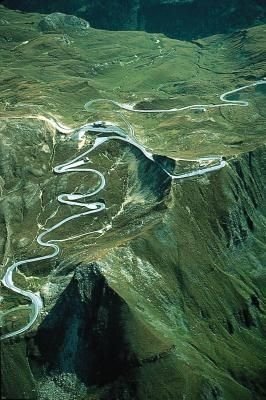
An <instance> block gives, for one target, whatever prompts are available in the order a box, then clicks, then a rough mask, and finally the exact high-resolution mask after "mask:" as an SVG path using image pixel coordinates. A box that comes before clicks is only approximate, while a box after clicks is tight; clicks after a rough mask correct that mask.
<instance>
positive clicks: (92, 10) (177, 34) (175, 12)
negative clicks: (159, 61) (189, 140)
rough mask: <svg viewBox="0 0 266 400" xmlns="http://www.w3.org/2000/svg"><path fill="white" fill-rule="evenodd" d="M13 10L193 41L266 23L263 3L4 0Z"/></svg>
mask: <svg viewBox="0 0 266 400" xmlns="http://www.w3.org/2000/svg"><path fill="white" fill-rule="evenodd" d="M3 3H4V4H5V5H6V6H7V7H10V8H14V9H19V10H23V11H35V12H41V13H51V12H55V11H60V12H65V13H69V14H76V15H78V16H80V17H82V18H85V19H87V20H88V21H89V22H90V24H91V25H92V26H93V27H95V28H101V29H109V30H146V31H148V32H160V33H164V34H166V35H167V36H169V37H173V38H178V39H185V40H191V39H196V38H199V37H206V36H210V35H213V34H216V33H229V32H232V31H233V30H235V29H242V28H247V27H250V26H252V25H254V24H257V23H261V22H265V11H266V5H265V2H264V1H263V0H251V1H250V0H233V1H232V0H225V1H223V2H217V1H215V0H194V1H187V2H186V1H182V2H175V1H173V2H171V1H168V2H162V1H147V0H145V1H144V0H128V1H123V0H115V1H112V2H103V1H101V0H94V1H86V0H79V1H75V0H70V1H69V2H65V1H62V0H57V1H54V2H47V1H46V0H40V1H38V2H37V1H35V0H4V1H3Z"/></svg>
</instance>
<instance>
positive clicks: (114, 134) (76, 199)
mask: <svg viewBox="0 0 266 400" xmlns="http://www.w3.org/2000/svg"><path fill="white" fill-rule="evenodd" d="M261 84H266V80H265V79H262V80H259V81H257V82H255V83H253V84H250V85H246V86H242V87H240V88H238V89H234V90H231V91H229V92H226V93H224V94H222V95H221V96H220V100H221V101H223V103H221V104H210V105H209V104H196V105H190V106H186V107H182V108H172V109H168V110H160V109H158V110H138V109H134V105H125V104H121V103H118V102H116V101H113V100H106V99H96V100H91V101H89V102H88V103H86V104H85V109H86V110H89V108H90V106H91V105H92V104H94V103H97V102H111V103H112V104H114V105H116V106H118V107H119V108H120V109H123V110H127V111H132V112H138V113H170V112H178V111H183V110H201V111H204V110H206V109H208V108H217V107H223V106H242V107H243V106H244V107H246V106H248V105H249V103H248V102H247V101H242V100H227V99H226V97H227V96H229V95H232V94H234V93H236V92H239V91H242V90H245V89H247V88H250V87H253V86H257V85H261ZM9 118H17V119H21V117H7V119H9ZM24 118H29V119H39V120H42V121H45V122H47V123H49V124H50V126H51V127H53V128H54V129H56V130H57V131H58V132H60V133H63V134H68V135H70V138H71V139H72V140H77V141H80V140H82V138H83V137H84V135H86V133H87V132H94V133H96V134H97V133H100V134H101V135H103V136H97V137H96V139H95V142H94V144H93V145H92V147H91V148H90V149H88V150H86V151H85V152H84V153H82V154H80V155H79V156H78V157H76V158H74V159H72V160H70V161H68V162H66V163H64V164H61V165H58V166H56V167H54V172H55V173H56V174H64V173H70V172H84V173H85V172H86V173H91V174H94V175H96V176H97V177H98V178H99V185H98V187H97V188H96V189H95V190H94V191H92V192H89V193H86V194H78V193H62V194H60V195H59V196H58V198H57V199H58V201H59V202H60V203H61V204H68V205H71V206H75V207H81V208H82V209H83V211H82V212H80V213H77V214H74V215H71V216H69V217H67V218H64V219H63V220H62V221H60V222H58V223H57V224H55V225H53V226H52V227H51V228H48V229H47V230H45V231H44V232H42V233H41V234H40V235H39V236H38V237H37V242H38V244H39V245H40V246H42V247H46V248H49V249H51V250H52V251H51V253H50V254H48V255H44V256H40V257H35V258H29V259H27V260H23V261H18V262H15V263H14V264H12V265H11V266H10V267H8V268H7V270H6V272H5V274H4V276H3V278H2V284H3V285H4V286H5V287H7V288H8V289H10V290H12V291H13V292H15V293H18V294H20V295H22V296H24V297H26V298H28V299H29V300H30V301H31V303H32V314H31V317H30V321H29V322H28V323H27V324H26V325H25V326H23V327H22V328H20V329H18V330H16V331H14V332H9V333H6V334H4V335H2V336H1V339H2V340H3V339H7V338H10V337H13V336H16V335H19V334H22V333H24V332H26V331H27V330H29V329H30V328H31V326H32V325H33V324H34V323H35V321H36V319H37V318H38V315H39V313H40V311H41V310H42V308H43V302H42V299H41V296H40V294H39V293H33V292H31V291H29V290H24V289H20V288H18V287H17V286H16V285H15V284H14V282H13V273H14V271H15V270H16V269H17V268H19V267H21V266H23V265H25V264H29V263H34V262H37V261H43V260H48V259H51V258H53V257H56V256H57V255H58V253H59V250H60V249H59V246H58V245H57V244H56V242H62V241H66V240H68V239H58V240H56V239H52V240H48V241H45V240H44V239H45V237H46V236H47V235H48V234H49V233H51V232H53V231H55V230H56V229H57V228H59V227H60V226H62V225H64V224H66V223H67V222H69V221H71V220H73V219H77V218H82V217H86V216H88V215H90V214H95V213H98V212H100V211H102V210H104V209H105V204H104V202H89V198H90V197H92V196H94V195H96V194H97V193H99V192H100V191H101V190H102V189H103V188H104V186H105V178H104V175H103V174H102V173H101V172H99V171H97V170H95V169H92V168H86V164H87V163H88V162H89V158H88V155H89V154H90V153H91V152H92V151H93V150H95V149H96V148H97V147H99V146H101V145H102V144H103V143H106V142H108V141H110V140H120V141H123V142H126V143H128V144H130V145H132V146H134V147H136V148H138V149H139V150H140V151H141V152H142V153H143V154H144V156H145V157H147V158H148V159H149V160H150V161H151V162H154V163H156V164H158V165H159V166H160V167H161V168H162V169H163V170H164V171H165V173H166V174H167V175H168V176H169V177H170V178H171V179H173V180H178V179H186V178H191V177H194V176H199V175H203V174H206V173H209V172H213V171H217V170H219V169H221V168H223V167H224V166H225V165H226V162H225V161H224V160H223V159H222V157H203V158H200V159H197V160H196V161H204V163H205V164H207V166H206V167H204V168H199V169H197V170H194V171H191V172H187V173H182V174H178V175H173V174H171V173H170V172H169V171H168V170H167V169H166V168H165V167H164V166H162V165H161V164H160V163H159V162H158V161H156V160H155V159H154V157H153V154H152V153H151V152H150V151H148V150H147V149H146V148H145V147H144V146H142V145H141V144H140V143H138V142H137V141H136V139H135V135H134V129H133V127H132V126H131V124H129V122H128V121H127V120H126V119H125V118H124V117H123V116H122V118H123V120H124V122H126V124H127V127H128V130H129V132H128V133H127V132H125V131H124V130H123V129H121V128H120V127H118V126H117V125H112V124H111V123H110V124H109V123H101V122H94V123H89V124H85V125H82V126H81V127H79V128H69V127H67V126H65V125H63V124H61V123H59V122H57V121H56V120H55V119H54V118H53V117H51V116H41V115H29V116H27V117H24ZM2 119H3V118H2ZM193 161H195V160H193ZM213 162H215V165H211V166H208V165H209V164H210V163H213Z"/></svg>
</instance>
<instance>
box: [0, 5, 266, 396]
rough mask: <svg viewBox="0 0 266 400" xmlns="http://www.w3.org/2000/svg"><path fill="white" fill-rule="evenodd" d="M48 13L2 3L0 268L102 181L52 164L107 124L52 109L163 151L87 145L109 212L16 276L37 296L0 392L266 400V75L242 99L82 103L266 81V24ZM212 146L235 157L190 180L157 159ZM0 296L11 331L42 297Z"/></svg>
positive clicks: (75, 229)
mask: <svg viewBox="0 0 266 400" xmlns="http://www.w3.org/2000/svg"><path fill="white" fill-rule="evenodd" d="M46 18H47V17H46V16H43V15H39V14H24V13H19V12H14V11H11V10H7V9H5V8H3V7H0V32H1V34H0V41H1V46H0V66H1V71H2V74H1V87H2V90H1V92H0V141H1V147H0V152H1V156H0V170H1V178H0V185H1V190H0V195H1V199H0V200H1V203H0V229H1V233H2V236H1V238H0V256H1V264H2V272H1V277H2V276H3V275H4V273H5V272H6V270H7V267H8V266H10V264H12V262H13V261H14V260H15V259H16V260H20V259H28V258H30V257H36V256H40V255H43V254H46V253H45V252H46V250H45V249H44V248H42V247H41V246H39V245H38V244H37V243H36V237H37V235H38V234H40V232H44V231H45V229H47V228H48V229H49V228H50V227H51V226H53V225H55V224H57V223H58V222H60V221H62V220H63V219H64V218H66V217H69V216H72V215H74V214H75V213H76V212H78V211H77V210H76V208H75V209H74V207H73V206H69V205H66V204H64V205H62V204H59V203H58V200H57V196H58V195H60V194H62V193H87V192H89V191H93V190H94V189H95V188H96V187H97V186H98V185H99V180H98V177H97V176H95V175H93V174H90V173H83V172H80V171H76V172H73V173H72V172H71V173H67V174H63V175H60V174H55V173H54V172H53V168H54V167H55V166H58V165H59V164H62V163H64V162H67V161H70V160H72V159H73V158H75V157H78V156H79V155H81V154H82V153H83V152H84V151H85V150H87V149H89V148H91V147H92V145H93V143H94V142H95V139H96V137H98V138H99V137H103V135H104V133H97V132H96V133H95V132H88V133H87V135H86V136H85V137H84V139H82V140H80V141H77V140H76V138H75V134H73V137H72V139H73V140H72V139H69V137H70V136H66V135H64V134H62V133H60V132H59V131H58V130H56V129H55V128H54V126H55V120H58V121H59V123H60V126H61V130H62V124H67V125H69V126H71V127H73V129H74V128H78V127H80V126H81V125H82V124H85V123H88V122H90V123H92V122H93V121H98V122H97V123H96V125H97V124H98V125H99V124H100V125H101V123H99V120H104V121H111V123H112V124H113V126H120V127H121V128H122V129H123V130H124V131H125V132H128V131H129V125H128V124H129V123H130V124H131V126H132V127H134V129H135V138H136V140H137V141H138V142H139V143H140V144H142V145H145V146H146V148H147V150H149V151H151V152H152V153H153V154H155V155H154V159H155V162H153V161H152V160H151V159H149V158H147V157H145V156H144V154H143V152H141V150H139V149H138V148H136V147H134V146H133V145H132V144H130V143H125V142H123V141H115V140H113V141H111V140H110V141H109V142H106V143H103V144H102V145H101V146H100V147H98V148H97V149H96V150H94V152H92V153H91V154H90V160H89V161H90V163H89V164H88V165H89V167H91V168H95V169H97V170H99V171H100V172H101V173H102V174H103V175H104V177H105V179H106V186H105V187H104V189H103V190H102V191H101V192H100V193H98V194H97V195H95V196H94V197H93V200H94V201H102V202H103V201H104V202H105V205H106V209H105V210H104V211H103V212H102V213H99V214H96V215H95V216H89V217H86V218H80V219H76V220H71V223H69V224H65V225H64V226H60V227H59V228H58V229H57V230H55V231H53V232H51V233H50V235H49V239H50V240H59V241H61V242H59V243H60V249H61V250H60V254H59V255H58V256H57V257H54V258H53V259H52V260H50V261H47V260H46V261H42V262H35V263H31V264H30V263H28V264H26V265H24V266H23V267H19V268H18V269H17V271H15V272H14V274H13V279H14V282H15V284H16V285H17V286H18V287H21V288H24V289H27V290H31V291H33V292H40V295H41V298H42V300H43V303H44V308H43V310H42V312H41V314H40V315H39V318H38V320H37V322H36V323H35V325H34V327H33V329H32V330H31V331H29V332H26V333H24V334H23V335H21V336H17V337H13V338H10V339H7V340H4V341H3V342H2V346H1V351H2V360H3V362H2V365H1V367H2V381H3V383H4V384H3V385H2V390H3V397H6V398H9V399H12V398H25V399H26V398H35V399H38V400H47V399H49V400H58V399H64V400H68V399H69V400H75V399H76V400H81V399H90V400H96V399H99V400H111V399H119V400H133V399H134V400H136V399H140V400H147V399H155V400H157V399H158V400H167V399H179V398H180V399H181V398H183V399H185V398H186V399H189V400H190V399H191V400H198V399H202V400H218V399H219V400H236V399H244V400H254V399H256V400H262V399H263V398H265V386H264V379H263V378H264V376H265V366H264V357H265V346H264V345H263V337H264V336H265V308H264V307H265V305H264V302H265V281H264V272H263V266H264V265H265V261H266V260H265V254H266V253H265V201H264V198H265V187H266V185H265V172H266V171H265V166H266V164H265V145H264V142H265V107H264V104H265V86H266V85H265V84H261V85H259V86H256V87H255V86H253V87H249V88H247V89H246V91H244V92H243V91H242V92H235V93H234V94H233V95H232V96H231V97H230V99H231V100H247V101H249V106H248V107H233V106H228V107H224V108H222V107H217V108H213V109H206V111H204V110H186V111H185V112H182V113H168V114H167V113H163V112H161V113H155V114H141V113H132V112H129V111H126V110H123V111H121V110H119V109H118V108H117V107H116V106H115V105H114V104H110V102H109V103H108V102H107V103H104V102H99V103H94V104H93V105H92V106H90V107H88V106H86V107H85V108H84V104H85V103H87V102H88V101H90V100H93V99H99V98H106V99H109V100H115V101H118V102H120V103H122V104H133V105H134V106H135V108H137V109H142V110H145V109H154V108H156V109H158V108H159V109H168V108H173V107H177V106H178V107H182V106H187V105H190V104H210V103H211V104H217V102H220V100H219V96H220V95H221V94H222V93H224V92H226V91H229V90H232V89H234V88H237V87H239V86H244V85H249V84H251V83H253V82H255V81H256V80H258V79H262V78H263V76H264V73H265V57H264V46H265V44H264V43H265V32H264V31H265V27H264V26H262V27H260V26H257V27H254V28H250V29H248V30H244V31H239V32H235V33H233V34H231V35H217V36H213V37H209V38H207V39H204V40H198V41H196V42H195V43H188V42H181V41H176V40H171V39H168V38H165V37H164V36H163V35H158V34H156V35H153V34H147V33H142V32H105V31H98V30H95V29H93V28H91V27H88V26H87V25H86V23H85V25H84V22H83V21H80V20H77V19H71V21H72V22H73V21H74V23H73V24H72V22H71V23H70V24H69V23H67V21H69V19H68V18H67V19H66V20H65V19H64V17H62V16H61V15H60V18H59V19H58V15H57V16H56V18H55V16H54V15H52V16H50V17H49V18H48V20H49V21H52V23H53V24H54V23H56V25H52V29H50V25H49V29H43V28H42V27H43V23H42V22H43V21H44V20H46V21H47V19H46ZM62 18H63V19H62ZM58 21H59V22H58ZM62 21H63V22H62ZM58 24H59V25H58ZM14 26H15V27H16V29H15V30H14ZM73 26H74V28H73ZM84 27H85V29H83V28H84ZM49 120H50V122H47V121H49ZM59 130H60V129H59ZM74 131H75V129H74ZM75 133H77V131H75ZM210 155H218V156H222V155H223V156H224V157H225V158H226V160H227V164H226V166H225V167H224V168H222V169H220V170H219V171H215V172H212V173H210V174H206V175H202V176H201V177H194V178H189V179H183V180H171V179H170V177H169V175H168V174H167V173H166V172H165V171H164V169H167V170H168V171H171V172H175V173H177V174H178V173H184V172H186V171H195V170H196V169H198V168H204V166H202V162H203V161H204V160H203V161H202V160H201V161H200V160H199V159H198V157H202V156H210ZM87 161H88V160H87ZM206 162H207V163H208V162H209V161H208V160H207V161H206V159H205V163H206ZM205 167H206V165H205ZM106 227H108V229H105V228H106ZM1 296H2V297H1V301H2V304H3V315H2V316H1V321H0V322H1V325H2V327H1V329H2V332H3V333H7V332H12V331H14V330H15V329H18V328H19V327H21V326H23V325H25V324H26V323H27V322H28V320H29V317H30V316H31V313H32V310H31V308H30V305H29V302H28V301H27V299H25V298H23V296H20V295H18V294H16V293H14V292H12V291H9V290H7V289H6V288H4V289H3V290H2V291H1Z"/></svg>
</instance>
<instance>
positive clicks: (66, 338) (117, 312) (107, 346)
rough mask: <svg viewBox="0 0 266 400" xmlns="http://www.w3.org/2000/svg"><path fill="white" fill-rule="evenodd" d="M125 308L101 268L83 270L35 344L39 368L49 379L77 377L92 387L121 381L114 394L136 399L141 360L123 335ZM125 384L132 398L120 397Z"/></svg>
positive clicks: (34, 356)
mask: <svg viewBox="0 0 266 400" xmlns="http://www.w3.org/2000/svg"><path fill="white" fill-rule="evenodd" d="M125 307H126V305H125V303H123V302H122V300H121V299H120V297H119V296H118V295H117V294H116V293H115V292H114V291H113V290H112V289H110V287H108V285H107V283H106V281H105V279H104V277H103V276H102V275H101V274H100V272H99V270H98V267H97V265H96V264H90V265H87V266H84V265H82V266H79V267H77V269H76V272H75V275H74V277H73V279H72V281H71V282H70V284H69V286H67V288H66V289H65V291H64V292H63V294H62V295H61V297H60V298H59V299H58V301H57V303H56V304H55V306H54V307H53V308H52V310H51V311H50V312H49V314H48V316H47V317H46V318H45V319H44V321H43V322H42V323H41V325H40V327H39V329H38V331H37V335H36V337H35V338H34V339H31V340H30V343H29V348H30V349H31V350H30V352H29V353H30V354H29V356H30V358H31V359H32V363H33V370H34V369H35V370H36V367H37V368H38V369H39V367H42V366H45V369H46V373H47V374H48V376H49V375H50V376H53V375H61V374H63V375H64V374H74V375H76V376H77V377H78V379H79V380H80V381H81V382H83V383H85V384H86V386H94V385H97V386H103V385H108V384H109V383H114V382H115V381H116V380H119V381H120V384H119V385H118V386H117V388H113V389H112V390H111V392H112V391H117V393H116V394H115V395H116V396H119V398H120V399H122V398H123V399H124V398H131V396H132V398H134V385H133V384H130V382H129V381H130V371H129V366H130V365H132V364H134V363H135V361H134V356H133V355H132V354H130V352H129V350H128V346H127V343H126V342H125V336H124V334H123V325H124V322H123V318H124V317H123V312H124V308H125ZM36 348H38V350H37V352H36ZM34 367H35V368H34ZM125 383H127V384H126V388H127V389H126V391H127V394H128V396H129V397H121V393H120V394H119V392H120V390H122V388H123V387H124V386H125ZM123 391H124V389H123ZM111 392H108V393H109V394H108V396H109V395H111ZM111 397H112V396H111ZM108 398H110V397H108Z"/></svg>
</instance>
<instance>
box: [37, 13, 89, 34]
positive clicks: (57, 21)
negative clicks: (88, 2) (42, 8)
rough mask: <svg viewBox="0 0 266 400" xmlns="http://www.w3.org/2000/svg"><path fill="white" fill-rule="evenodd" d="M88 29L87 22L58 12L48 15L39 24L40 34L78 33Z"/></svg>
mask: <svg viewBox="0 0 266 400" xmlns="http://www.w3.org/2000/svg"><path fill="white" fill-rule="evenodd" d="M89 27H90V24H89V23H88V22H87V21H85V20H83V19H81V18H78V17H76V16H75V15H67V14H63V13H59V12H56V13H52V14H49V15H47V16H45V17H44V18H43V19H41V21H40V22H39V28H40V30H41V31H42V32H59V33H60V32H64V33H68V32H69V31H70V32H72V31H74V32H78V31H83V30H84V29H88V28H89Z"/></svg>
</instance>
